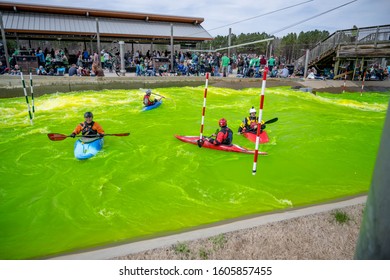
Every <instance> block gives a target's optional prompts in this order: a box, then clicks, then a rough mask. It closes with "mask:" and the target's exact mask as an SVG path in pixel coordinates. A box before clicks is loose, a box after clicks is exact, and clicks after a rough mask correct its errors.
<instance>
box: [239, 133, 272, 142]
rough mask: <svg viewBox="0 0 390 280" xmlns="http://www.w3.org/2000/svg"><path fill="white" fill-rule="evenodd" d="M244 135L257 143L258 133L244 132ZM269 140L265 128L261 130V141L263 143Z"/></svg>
mask: <svg viewBox="0 0 390 280" xmlns="http://www.w3.org/2000/svg"><path fill="white" fill-rule="evenodd" d="M242 135H244V137H246V138H248V140H249V141H251V142H253V143H256V137H257V135H256V133H252V132H244V133H242ZM267 142H269V138H268V134H267V132H265V130H263V131H262V132H260V143H261V144H263V143H267Z"/></svg>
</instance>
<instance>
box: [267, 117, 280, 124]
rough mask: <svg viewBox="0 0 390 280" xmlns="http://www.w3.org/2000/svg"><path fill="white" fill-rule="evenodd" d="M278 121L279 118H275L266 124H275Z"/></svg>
mask: <svg viewBox="0 0 390 280" xmlns="http://www.w3.org/2000/svg"><path fill="white" fill-rule="evenodd" d="M276 121H278V118H273V119H271V120H268V121H266V122H265V123H264V124H269V123H274V122H276Z"/></svg>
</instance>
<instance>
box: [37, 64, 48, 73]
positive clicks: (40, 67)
mask: <svg viewBox="0 0 390 280" xmlns="http://www.w3.org/2000/svg"><path fill="white" fill-rule="evenodd" d="M37 75H47V72H46V69H45V68H44V67H43V66H42V65H40V66H39V68H38V69H37Z"/></svg>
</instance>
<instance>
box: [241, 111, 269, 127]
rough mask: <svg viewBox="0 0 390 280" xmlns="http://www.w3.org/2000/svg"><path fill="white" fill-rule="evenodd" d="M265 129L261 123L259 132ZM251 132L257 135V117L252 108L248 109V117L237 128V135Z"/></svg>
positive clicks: (262, 122)
mask: <svg viewBox="0 0 390 280" xmlns="http://www.w3.org/2000/svg"><path fill="white" fill-rule="evenodd" d="M263 129H265V124H264V121H263V120H262V121H261V130H263ZM244 132H251V133H257V117H256V109H255V108H254V107H252V108H250V109H249V116H248V117H246V118H245V119H244V120H243V121H242V122H241V125H240V127H239V128H238V133H244Z"/></svg>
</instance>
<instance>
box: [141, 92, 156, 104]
mask: <svg viewBox="0 0 390 280" xmlns="http://www.w3.org/2000/svg"><path fill="white" fill-rule="evenodd" d="M154 103H156V102H155V101H152V100H150V96H149V95H147V94H145V95H144V105H145V106H150V105H153V104H154Z"/></svg>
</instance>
